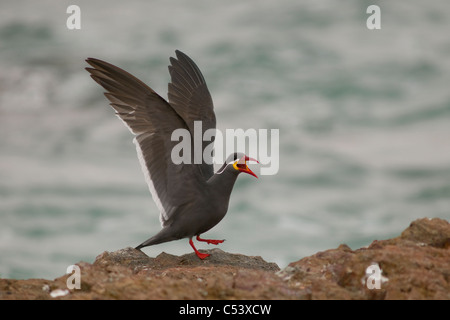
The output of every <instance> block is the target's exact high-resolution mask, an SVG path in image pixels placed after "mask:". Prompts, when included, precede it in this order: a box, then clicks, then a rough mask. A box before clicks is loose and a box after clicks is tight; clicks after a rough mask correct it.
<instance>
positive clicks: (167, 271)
mask: <svg viewBox="0 0 450 320" xmlns="http://www.w3.org/2000/svg"><path fill="white" fill-rule="evenodd" d="M449 239H450V224H449V223H448V222H447V221H445V220H441V219H420V220H416V221H414V222H412V223H411V225H410V226H409V227H408V228H407V229H406V230H405V231H404V232H403V233H402V234H401V235H400V236H399V237H397V238H394V239H389V240H381V241H374V242H372V244H371V245H370V246H368V247H367V248H361V249H358V250H351V249H350V248H349V247H348V246H347V245H340V246H339V247H338V248H337V249H330V250H327V251H323V252H318V253H316V254H315V255H312V256H310V257H306V258H303V259H301V260H299V261H296V262H293V263H291V264H289V266H287V267H286V268H285V269H283V270H281V271H280V270H279V268H278V266H277V265H276V264H274V263H268V262H266V261H264V260H263V259H262V258H261V257H249V256H245V255H240V254H231V253H226V252H223V251H222V250H220V249H213V250H207V251H206V252H208V253H210V254H211V256H210V257H208V258H207V259H205V260H200V259H198V258H197V256H196V255H195V254H194V253H190V254H186V255H182V256H174V255H170V254H167V253H161V254H160V255H158V256H157V257H156V258H151V257H148V256H147V255H145V254H144V253H143V252H141V251H139V250H135V249H133V248H125V249H122V250H118V251H115V252H104V253H102V254H101V255H99V256H98V257H97V258H96V260H95V261H94V263H92V264H90V263H86V262H80V263H78V264H77V265H78V266H79V267H80V270H81V288H80V289H72V290H68V289H67V285H66V281H67V279H68V277H69V276H70V275H63V276H61V277H59V278H57V279H55V280H45V279H29V280H13V279H0V299H450V264H449V261H450V246H449ZM368 267H370V268H372V269H371V271H373V270H379V271H380V274H372V273H371V272H368V273H367V274H366V272H367V271H368ZM377 268H378V269H377ZM371 285H379V289H377V288H372V289H370V288H369V287H371Z"/></svg>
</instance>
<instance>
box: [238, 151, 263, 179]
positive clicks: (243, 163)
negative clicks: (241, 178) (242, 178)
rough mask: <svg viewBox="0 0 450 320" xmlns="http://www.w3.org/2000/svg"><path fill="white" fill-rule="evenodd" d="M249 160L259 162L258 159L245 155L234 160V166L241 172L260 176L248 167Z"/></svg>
mask: <svg viewBox="0 0 450 320" xmlns="http://www.w3.org/2000/svg"><path fill="white" fill-rule="evenodd" d="M247 161H256V162H258V163H259V161H258V160H256V159H253V158H250V157H248V156H246V155H243V156H242V157H241V158H239V159H238V160H236V161H234V162H233V168H234V169H235V170H237V171H239V172H245V173H248V174H250V175H252V176H254V177H255V178H258V176H257V175H256V174H255V173H254V172H253V171H252V170H250V168H249V167H248V165H247Z"/></svg>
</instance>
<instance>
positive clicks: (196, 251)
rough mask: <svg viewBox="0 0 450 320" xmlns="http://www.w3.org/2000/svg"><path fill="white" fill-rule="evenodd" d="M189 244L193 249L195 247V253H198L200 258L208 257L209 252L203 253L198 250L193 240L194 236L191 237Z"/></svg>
mask: <svg viewBox="0 0 450 320" xmlns="http://www.w3.org/2000/svg"><path fill="white" fill-rule="evenodd" d="M189 244H190V245H191V247H192V249H194V251H195V254H196V255H197V257H199V258H200V259H202V260H203V259H205V258H206V257H209V254H207V253H201V252H199V251H198V250H197V248H196V247H195V246H194V243H193V242H192V238H190V239H189Z"/></svg>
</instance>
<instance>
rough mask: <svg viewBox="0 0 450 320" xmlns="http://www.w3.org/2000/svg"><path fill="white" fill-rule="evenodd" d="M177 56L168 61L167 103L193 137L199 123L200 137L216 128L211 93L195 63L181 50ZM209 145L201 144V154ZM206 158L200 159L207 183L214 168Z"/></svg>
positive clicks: (207, 142)
mask: <svg viewBox="0 0 450 320" xmlns="http://www.w3.org/2000/svg"><path fill="white" fill-rule="evenodd" d="M176 55H177V59H175V58H170V63H171V65H170V66H169V72H170V76H171V83H169V92H168V97H169V103H170V105H171V106H172V107H173V108H174V109H175V110H176V112H177V113H178V114H179V115H180V116H181V118H183V120H184V121H185V122H186V124H187V126H188V128H189V131H190V132H191V136H192V137H194V121H201V122H202V132H201V135H202V137H203V134H204V133H205V131H206V130H208V129H215V128H216V116H215V114H214V105H213V101H212V98H211V94H210V93H209V90H208V87H207V86H206V82H205V79H204V77H203V75H202V73H201V72H200V69H199V68H198V67H197V65H196V64H195V63H194V61H192V59H191V58H189V57H188V56H187V55H185V54H184V53H182V52H181V51H178V50H177V51H176ZM199 142H200V141H199ZM199 142H198V143H199ZM209 143H212V142H211V141H202V149H201V150H202V153H203V151H204V150H205V148H206V146H207V145H208V144H209ZM202 156H203V155H202ZM206 156H208V159H203V157H202V160H203V161H202V164H201V165H200V168H201V171H202V174H203V176H204V178H205V179H206V180H207V179H209V178H210V177H211V176H212V175H213V174H214V167H213V164H212V159H211V157H209V156H210V155H206Z"/></svg>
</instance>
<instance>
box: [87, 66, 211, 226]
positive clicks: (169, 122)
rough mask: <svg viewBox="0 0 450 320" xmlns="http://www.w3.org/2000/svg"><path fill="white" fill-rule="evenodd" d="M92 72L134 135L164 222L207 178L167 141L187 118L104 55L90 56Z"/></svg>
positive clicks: (189, 199) (168, 219)
mask: <svg viewBox="0 0 450 320" xmlns="http://www.w3.org/2000/svg"><path fill="white" fill-rule="evenodd" d="M86 62H87V63H89V64H90V65H91V66H92V68H86V70H87V71H89V73H90V74H91V77H92V78H93V79H94V80H95V81H96V82H97V83H98V84H100V85H101V86H102V87H103V88H104V89H106V92H105V96H106V97H107V98H108V100H109V101H110V102H111V106H112V107H113V108H114V110H115V111H116V115H117V116H118V117H119V118H120V119H121V120H122V121H123V122H124V123H125V124H126V126H127V127H128V128H129V129H130V131H131V132H132V133H133V134H134V135H136V137H135V138H134V140H133V142H134V143H135V144H136V149H137V152H138V158H139V161H140V163H141V166H142V170H143V172H144V175H145V178H146V181H147V184H148V185H149V189H150V191H151V193H152V196H153V199H154V201H155V202H156V204H157V206H158V208H159V210H160V221H161V224H162V225H163V226H166V225H168V224H170V221H171V218H173V216H174V214H175V213H176V212H177V211H178V210H177V209H178V208H180V207H182V206H186V205H188V204H189V202H190V201H192V199H194V198H196V197H200V196H201V195H200V194H198V193H199V192H200V190H202V187H204V184H205V183H206V182H205V180H204V178H203V176H202V173H201V169H200V166H199V165H194V164H179V165H177V164H174V163H173V161H172V159H171V152H172V149H173V147H174V146H175V145H177V144H178V143H179V142H178V141H171V135H172V132H173V131H174V130H175V129H179V128H184V129H188V125H187V124H186V122H185V120H184V119H183V118H182V117H181V116H180V115H179V114H178V113H177V112H176V111H175V110H174V108H173V107H172V106H171V105H170V104H169V103H167V101H166V100H164V99H163V98H162V97H160V96H159V95H158V94H157V93H156V92H155V91H153V90H152V89H151V88H150V87H148V86H147V85H146V84H144V83H143V82H142V81H140V80H139V79H137V78H136V77H134V76H132V75H131V74H129V73H128V72H126V71H124V70H122V69H120V68H118V67H116V66H114V65H112V64H109V63H107V62H104V61H102V60H98V59H94V58H88V59H87V60H86Z"/></svg>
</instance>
